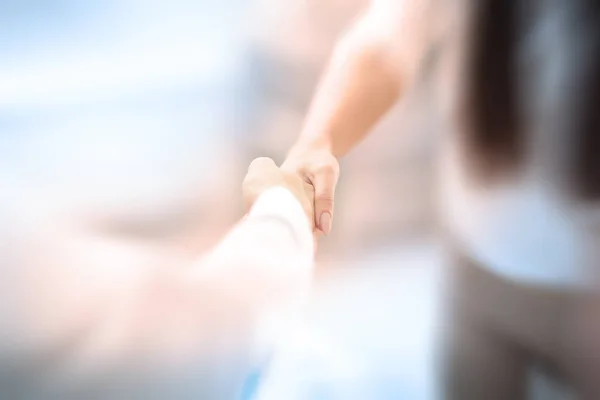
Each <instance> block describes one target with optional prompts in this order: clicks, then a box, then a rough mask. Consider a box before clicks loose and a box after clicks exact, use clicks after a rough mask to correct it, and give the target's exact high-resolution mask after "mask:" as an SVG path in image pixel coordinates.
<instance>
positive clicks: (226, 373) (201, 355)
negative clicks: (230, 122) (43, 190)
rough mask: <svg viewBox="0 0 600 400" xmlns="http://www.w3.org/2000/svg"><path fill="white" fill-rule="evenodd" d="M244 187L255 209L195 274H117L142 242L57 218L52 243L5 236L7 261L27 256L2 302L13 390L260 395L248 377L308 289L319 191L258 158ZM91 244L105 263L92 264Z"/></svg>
mask: <svg viewBox="0 0 600 400" xmlns="http://www.w3.org/2000/svg"><path fill="white" fill-rule="evenodd" d="M243 192H244V202H245V204H246V205H247V207H248V209H249V212H248V214H247V217H246V218H245V219H244V220H243V221H242V222H240V223H239V224H238V225H237V226H236V227H235V228H234V229H233V230H232V231H231V232H230V233H229V234H228V235H227V236H226V237H225V238H224V239H223V240H222V241H221V242H220V243H219V244H218V246H217V247H216V248H215V249H213V250H212V251H211V252H210V253H208V254H206V255H205V256H204V257H203V258H202V259H198V261H196V262H195V263H193V265H190V266H189V267H188V268H183V267H184V266H183V265H180V266H174V265H168V264H163V263H161V262H160V259H155V258H149V259H147V260H145V261H146V262H139V261H140V260H137V261H138V262H135V259H134V258H132V260H131V261H132V262H130V263H129V264H127V265H119V266H118V268H115V267H114V265H113V264H112V263H111V261H112V260H111V258H119V257H122V256H123V255H124V254H126V253H127V251H128V247H129V248H131V247H135V244H129V246H127V245H126V244H123V243H122V244H121V245H120V246H119V244H118V243H115V241H114V239H111V238H103V237H97V236H93V235H85V234H83V233H82V232H78V234H75V235H72V236H71V237H67V238H65V237H63V236H64V235H68V232H65V231H64V230H63V231H61V230H60V227H58V226H57V225H50V226H47V227H45V228H47V229H51V230H52V229H54V234H55V236H56V240H55V241H54V242H53V243H47V242H43V243H42V244H43V246H38V247H35V246H31V243H35V238H37V237H43V236H44V232H36V231H30V232H22V234H24V236H23V237H20V236H19V235H13V236H12V237H10V236H9V237H5V238H4V239H5V240H3V243H10V244H11V246H12V247H13V249H12V250H11V249H4V250H5V253H4V254H3V257H7V256H8V255H10V254H20V256H19V258H16V259H9V262H8V263H6V264H5V266H4V269H3V284H2V288H3V290H2V295H1V296H2V302H1V303H2V304H10V305H11V309H12V310H19V312H18V313H16V314H15V313H9V312H8V311H5V310H4V309H3V310H2V311H3V313H2V317H3V320H2V324H1V325H0V329H1V335H2V338H3V339H2V343H1V345H0V346H1V350H0V358H1V360H0V365H1V369H0V388H1V391H2V398H7V399H71V398H72V399H81V398H85V399H138V398H139V399H167V398H168V399H192V398H193V399H198V398H201V399H219V400H221V399H240V398H249V397H247V396H249V393H246V392H245V390H247V388H245V387H244V385H245V382H246V381H251V379H250V378H251V377H252V372H253V368H257V367H260V365H261V363H263V362H264V358H265V357H266V356H268V354H267V353H268V345H269V340H270V338H272V337H271V335H273V334H276V331H277V330H278V329H280V328H281V327H282V324H283V326H284V327H285V326H286V323H287V322H286V323H284V321H285V320H286V318H287V316H286V313H287V312H289V311H290V310H292V309H293V307H294V305H295V304H296V303H297V302H298V301H299V300H301V299H302V297H303V296H304V295H305V294H306V291H307V288H308V284H309V282H310V276H311V270H312V259H313V242H312V240H313V239H312V234H311V231H312V221H313V219H314V217H313V215H312V212H313V211H312V204H313V198H312V187H311V186H310V185H308V184H306V183H304V182H302V181H301V179H300V178H299V177H297V176H295V175H289V174H285V173H282V172H281V171H280V170H279V169H278V168H277V167H276V166H275V164H274V163H273V161H271V160H269V159H258V160H256V161H254V162H253V163H252V165H251V166H250V169H249V171H248V175H247V176H246V179H245V181H244V189H243ZM39 227H40V226H39V224H38V226H37V228H38V229H39ZM21 240H25V243H26V244H28V245H29V246H30V247H28V250H29V253H28V254H23V253H19V252H18V250H19V249H20V245H21V243H20V241H21ZM68 242H75V244H74V245H73V244H72V243H71V247H70V248H69V247H68V249H70V250H71V251H70V252H68V253H66V252H65V251H64V245H65V243H68ZM61 244H62V246H63V248H61ZM90 247H91V248H93V247H100V248H104V249H105V252H104V253H99V252H91V254H92V255H93V254H96V256H97V255H98V254H103V255H104V258H86V256H89V254H90V252H89V251H86V250H89V249H90ZM5 259H6V258H5ZM282 318H283V319H282Z"/></svg>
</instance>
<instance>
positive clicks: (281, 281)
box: [202, 187, 314, 304]
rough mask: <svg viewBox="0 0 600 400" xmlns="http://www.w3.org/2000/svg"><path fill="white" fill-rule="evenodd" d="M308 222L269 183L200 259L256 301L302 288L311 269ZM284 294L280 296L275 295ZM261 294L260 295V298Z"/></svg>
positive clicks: (290, 199)
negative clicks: (228, 231)
mask: <svg viewBox="0 0 600 400" xmlns="http://www.w3.org/2000/svg"><path fill="white" fill-rule="evenodd" d="M313 257H314V249H313V237H312V231H311V226H310V224H309V220H308V217H307V215H306V214H305V212H304V210H303V208H302V206H301V205H300V203H299V202H298V200H297V199H296V198H295V197H294V196H293V195H292V193H291V192H290V191H289V190H287V189H285V188H283V187H276V188H272V189H269V190H268V191H266V192H265V193H264V194H262V195H261V196H260V197H259V198H258V199H257V201H256V203H255V204H254V206H253V207H252V209H251V211H250V213H249V215H248V217H247V218H246V219H245V220H244V221H242V222H241V223H240V224H239V225H238V226H237V227H235V228H234V229H233V230H232V231H231V232H230V233H229V235H227V236H226V237H225V238H224V239H223V241H222V242H221V243H220V244H219V245H218V246H217V248H215V249H214V250H213V252H212V253H211V254H210V255H209V257H207V258H206V259H205V260H204V262H203V265H202V268H205V269H208V270H212V271H214V272H215V273H216V274H218V275H219V276H221V277H223V279H224V280H225V281H226V282H229V283H228V284H229V285H231V286H232V287H233V286H237V285H240V284H241V285H242V286H243V288H244V289H243V290H242V291H240V295H243V296H247V297H248V301H250V302H253V301H256V302H257V304H258V303H260V302H262V301H264V300H267V299H268V301H271V300H272V299H274V298H275V299H279V300H277V301H280V300H283V298H285V297H287V296H288V295H293V294H295V293H298V292H302V291H303V290H305V289H306V287H307V284H308V282H309V278H310V275H311V272H312V264H313ZM279 296H282V297H279ZM259 298H260V299H259Z"/></svg>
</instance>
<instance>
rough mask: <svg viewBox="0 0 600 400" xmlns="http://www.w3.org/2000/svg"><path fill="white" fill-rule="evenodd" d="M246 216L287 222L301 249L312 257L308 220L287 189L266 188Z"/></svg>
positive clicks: (312, 247)
mask: <svg viewBox="0 0 600 400" xmlns="http://www.w3.org/2000/svg"><path fill="white" fill-rule="evenodd" d="M248 218H249V219H262V218H277V219H280V220H282V221H285V222H287V223H288V224H289V226H290V229H291V230H292V231H293V234H294V236H295V237H296V238H297V239H298V242H299V244H300V246H301V247H302V250H303V251H305V252H307V253H308V254H310V256H311V257H312V254H313V252H314V242H313V236H312V232H311V228H310V223H309V220H308V218H307V216H306V213H305V212H304V209H303V208H302V205H301V204H300V202H299V201H298V199H296V197H295V196H294V195H293V194H292V192H290V191H289V190H288V189H286V188H284V187H281V186H278V187H274V188H271V189H269V190H266V191H265V192H264V193H262V194H261V195H260V197H259V198H258V199H257V200H256V202H255V203H254V205H253V207H252V209H251V210H250V213H249V214H248Z"/></svg>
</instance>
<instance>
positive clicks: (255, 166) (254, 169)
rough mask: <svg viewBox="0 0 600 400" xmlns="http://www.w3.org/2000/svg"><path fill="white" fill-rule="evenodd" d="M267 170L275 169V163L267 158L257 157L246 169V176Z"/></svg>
mask: <svg viewBox="0 0 600 400" xmlns="http://www.w3.org/2000/svg"><path fill="white" fill-rule="evenodd" d="M269 169H277V164H275V161H273V160H272V159H270V158H269V157H258V158H255V159H254V160H253V161H252V162H251V163H250V166H249V167H248V174H249V175H252V174H256V173H260V172H262V171H264V170H269Z"/></svg>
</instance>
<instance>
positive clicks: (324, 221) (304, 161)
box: [281, 149, 340, 235]
mask: <svg viewBox="0 0 600 400" xmlns="http://www.w3.org/2000/svg"><path fill="white" fill-rule="evenodd" d="M281 169H282V170H283V171H285V172H287V173H293V174H296V175H297V176H299V177H300V178H302V180H303V181H304V182H306V183H308V184H310V185H311V186H312V187H313V190H314V218H315V220H314V225H315V228H316V229H318V230H319V231H320V232H322V233H324V234H326V235H327V234H328V233H329V232H330V231H331V226H332V222H333V209H334V195H335V187H336V185H337V181H338V178H339V174H340V172H339V171H340V167H339V163H338V161H337V159H336V158H335V156H334V155H333V154H331V152H330V151H328V150H326V149H310V150H303V151H292V152H291V153H290V155H289V156H288V158H287V159H286V160H285V162H284V163H283V165H282V166H281Z"/></svg>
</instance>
